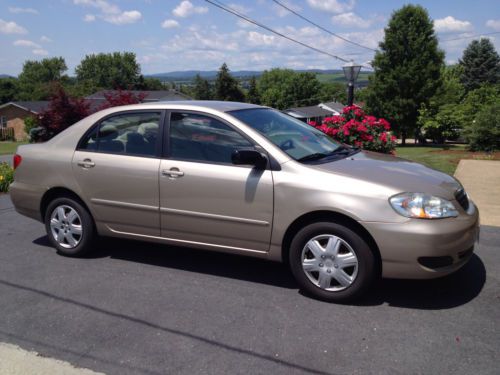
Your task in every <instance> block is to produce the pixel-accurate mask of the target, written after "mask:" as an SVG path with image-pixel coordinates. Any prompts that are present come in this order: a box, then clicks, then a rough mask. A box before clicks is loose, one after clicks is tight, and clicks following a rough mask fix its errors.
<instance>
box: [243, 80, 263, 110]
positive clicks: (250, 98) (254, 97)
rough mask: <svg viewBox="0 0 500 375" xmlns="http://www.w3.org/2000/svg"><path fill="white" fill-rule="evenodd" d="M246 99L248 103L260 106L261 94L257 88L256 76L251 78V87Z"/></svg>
mask: <svg viewBox="0 0 500 375" xmlns="http://www.w3.org/2000/svg"><path fill="white" fill-rule="evenodd" d="M246 98H247V102H248V103H253V104H260V93H259V89H258V88H257V79H256V78H255V76H252V78H250V85H249V87H248V92H247V95H246Z"/></svg>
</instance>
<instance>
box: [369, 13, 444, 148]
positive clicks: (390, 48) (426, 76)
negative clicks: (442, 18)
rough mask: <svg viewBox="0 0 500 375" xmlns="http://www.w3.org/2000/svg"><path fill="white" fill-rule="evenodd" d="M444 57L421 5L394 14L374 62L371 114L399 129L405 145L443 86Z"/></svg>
mask: <svg viewBox="0 0 500 375" xmlns="http://www.w3.org/2000/svg"><path fill="white" fill-rule="evenodd" d="M443 59H444V53H443V52H442V51H441V50H439V49H438V41H437V38H436V35H435V33H434V28H433V22H432V20H431V19H430V18H429V15H428V13H427V11H426V10H425V9H424V8H423V7H421V6H419V5H405V6H404V7H402V8H401V9H399V10H397V11H396V12H394V13H393V14H392V16H391V19H390V20H389V24H388V26H387V27H386V28H385V36H384V40H383V41H382V42H381V43H380V51H378V52H376V54H375V58H374V60H373V64H372V65H373V68H374V71H375V72H374V74H373V75H372V76H370V84H369V93H368V95H367V96H368V97H367V105H368V110H369V111H370V112H373V114H374V115H376V116H380V117H385V118H387V119H389V121H390V122H391V123H393V124H396V125H398V128H399V131H400V133H401V136H402V141H403V144H404V143H405V141H406V137H407V135H408V134H410V132H411V131H412V130H416V128H417V117H418V110H419V108H421V107H422V105H424V104H427V103H428V102H429V98H431V97H432V96H433V95H434V94H435V92H436V90H437V89H438V88H439V86H440V85H441V68H442V66H443V64H444V63H443Z"/></svg>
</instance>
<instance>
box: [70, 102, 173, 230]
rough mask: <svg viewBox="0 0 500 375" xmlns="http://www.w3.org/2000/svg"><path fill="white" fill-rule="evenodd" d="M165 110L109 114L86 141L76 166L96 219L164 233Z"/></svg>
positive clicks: (125, 227) (124, 227)
mask: <svg viewBox="0 0 500 375" xmlns="http://www.w3.org/2000/svg"><path fill="white" fill-rule="evenodd" d="M163 119H164V111H127V112H122V113H118V114H114V115H111V116H108V117H106V118H104V119H103V120H101V121H100V122H99V123H98V124H96V125H95V126H94V127H93V128H92V129H91V130H90V131H89V132H88V133H87V134H86V135H85V136H84V138H82V140H81V141H80V143H79V145H78V148H77V150H76V152H75V153H74V156H73V161H72V163H73V171H74V174H75V176H76V180H77V182H78V184H79V185H80V188H81V191H82V192H83V195H84V198H85V200H86V202H87V203H88V204H90V206H91V208H92V212H93V213H94V216H95V220H96V221H99V222H102V223H103V224H105V225H106V226H107V227H108V228H109V229H110V230H111V231H114V232H123V233H133V234H138V235H150V236H159V235H160V217H159V190H158V173H159V166H160V155H161V139H162V138H161V137H162V123H163Z"/></svg>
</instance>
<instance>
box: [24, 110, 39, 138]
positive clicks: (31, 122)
mask: <svg viewBox="0 0 500 375" xmlns="http://www.w3.org/2000/svg"><path fill="white" fill-rule="evenodd" d="M37 127H38V119H37V118H36V117H35V116H29V117H26V118H25V119H24V131H25V132H26V133H28V137H29V139H30V142H32V140H33V138H32V136H31V130H32V129H35V128H37Z"/></svg>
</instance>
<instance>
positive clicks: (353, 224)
mask: <svg viewBox="0 0 500 375" xmlns="http://www.w3.org/2000/svg"><path fill="white" fill-rule="evenodd" d="M320 221H328V222H332V223H336V224H340V225H344V226H345V227H347V228H349V229H351V230H352V231H354V232H356V233H357V234H358V235H359V236H361V238H363V240H365V241H366V243H367V244H368V246H369V247H370V249H371V250H372V251H373V253H374V255H375V258H376V260H377V262H376V263H377V272H378V273H379V274H382V257H381V255H380V249H379V247H378V245H377V243H376V242H375V239H374V238H373V237H372V235H371V234H370V232H368V230H366V228H365V227H363V226H362V225H361V224H360V223H359V222H358V221H356V220H354V219H353V218H352V217H350V216H348V215H345V214H343V213H339V212H335V211H313V212H308V213H306V214H304V215H302V216H300V217H298V218H297V219H295V220H294V221H293V222H292V223H291V224H290V225H289V227H288V228H287V230H286V232H285V235H284V237H283V241H282V245H281V257H282V260H283V262H285V263H288V259H289V251H290V245H291V243H292V240H293V237H294V235H295V234H296V233H297V232H298V231H299V230H300V229H302V228H304V227H305V226H306V225H309V224H312V223H316V222H320Z"/></svg>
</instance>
